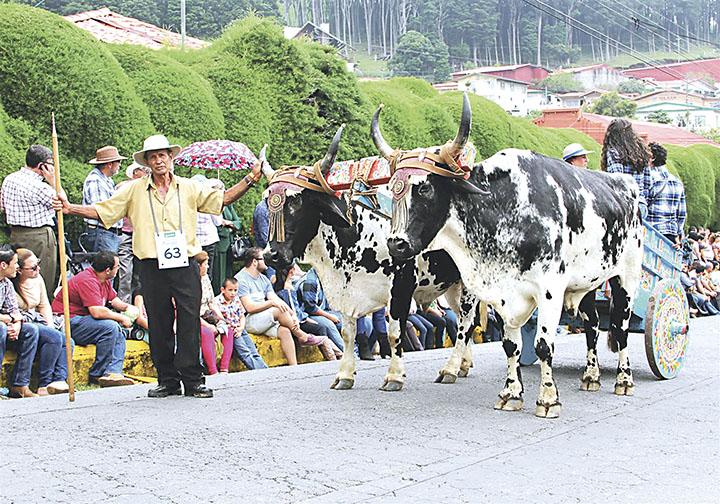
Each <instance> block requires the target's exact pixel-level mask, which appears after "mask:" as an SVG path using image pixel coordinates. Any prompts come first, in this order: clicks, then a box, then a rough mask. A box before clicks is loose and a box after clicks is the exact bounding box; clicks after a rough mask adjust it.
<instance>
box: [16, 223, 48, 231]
mask: <svg viewBox="0 0 720 504" xmlns="http://www.w3.org/2000/svg"><path fill="white" fill-rule="evenodd" d="M46 227H49V228H51V227H52V226H51V225H49V224H44V225H42V226H38V227H30V226H13V225H12V224H11V225H10V229H18V230H29V229H42V228H46Z"/></svg>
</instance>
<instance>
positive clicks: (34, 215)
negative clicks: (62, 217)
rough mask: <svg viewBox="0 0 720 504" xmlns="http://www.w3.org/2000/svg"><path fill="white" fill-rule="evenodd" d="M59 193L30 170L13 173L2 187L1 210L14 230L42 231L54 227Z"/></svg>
mask: <svg viewBox="0 0 720 504" xmlns="http://www.w3.org/2000/svg"><path fill="white" fill-rule="evenodd" d="M54 197H55V189H53V188H52V187H50V185H48V184H47V183H46V182H45V181H44V179H43V177H42V175H38V174H37V173H35V172H34V171H32V170H30V168H27V167H25V168H21V169H20V170H18V171H16V172H14V173H11V174H10V175H8V176H7V177H5V180H3V183H2V194H0V206H1V207H2V208H3V210H5V217H6V219H7V223H8V225H10V226H25V227H31V228H39V227H42V226H53V225H54V224H55V221H54V220H53V219H54V218H55V211H54V210H53V209H52V200H53V198H54Z"/></svg>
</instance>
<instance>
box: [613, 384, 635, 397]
mask: <svg viewBox="0 0 720 504" xmlns="http://www.w3.org/2000/svg"><path fill="white" fill-rule="evenodd" d="M634 394H635V385H633V384H632V383H630V384H628V383H616V384H615V395H624V396H631V395H634Z"/></svg>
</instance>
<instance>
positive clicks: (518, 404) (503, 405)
mask: <svg viewBox="0 0 720 504" xmlns="http://www.w3.org/2000/svg"><path fill="white" fill-rule="evenodd" d="M522 407H523V400H522V397H506V398H503V397H500V398H499V399H498V400H497V402H496V403H495V409H496V410H503V411H520V410H521V409H522Z"/></svg>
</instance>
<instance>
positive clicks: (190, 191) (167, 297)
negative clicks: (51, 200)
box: [57, 135, 261, 397]
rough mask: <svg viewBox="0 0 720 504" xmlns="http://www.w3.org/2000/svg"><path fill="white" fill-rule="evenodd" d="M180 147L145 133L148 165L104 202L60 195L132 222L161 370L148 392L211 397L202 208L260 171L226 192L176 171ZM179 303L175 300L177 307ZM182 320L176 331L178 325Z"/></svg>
mask: <svg viewBox="0 0 720 504" xmlns="http://www.w3.org/2000/svg"><path fill="white" fill-rule="evenodd" d="M179 151H180V146H179V145H172V144H170V142H169V141H168V139H167V138H165V136H163V135H154V136H151V137H149V138H147V139H145V143H144V145H143V148H142V150H140V151H138V152H136V153H135V154H134V155H133V158H134V159H135V161H136V162H137V163H138V164H140V165H143V166H147V167H149V168H150V170H151V175H150V176H149V177H143V178H141V179H137V180H134V181H132V182H129V183H127V184H124V185H123V187H121V188H120V189H118V191H117V192H116V193H115V194H114V195H113V196H111V197H110V199H107V200H105V201H102V202H100V203H96V204H94V205H89V206H85V205H74V204H71V203H69V202H68V201H67V198H66V197H65V195H61V196H60V199H59V200H57V202H61V203H62V205H63V211H64V212H65V213H69V214H73V215H80V216H82V217H86V218H89V219H98V220H99V221H101V222H102V223H103V224H104V225H106V226H109V225H112V224H113V223H114V222H117V220H118V219H120V218H122V217H125V216H128V217H130V219H131V220H132V223H133V227H134V231H133V252H134V253H135V256H136V257H137V258H138V259H139V260H140V261H139V264H140V283H141V284H142V291H143V295H144V298H145V305H146V308H147V315H148V323H149V326H150V327H149V329H150V353H151V356H152V359H153V364H154V365H155V368H156V369H157V372H158V386H157V387H155V388H154V389H152V390H150V391H149V392H148V396H149V397H167V396H169V395H180V394H181V393H182V391H181V389H180V382H182V383H183V386H184V389H185V395H186V396H192V397H212V395H213V392H212V390H211V389H209V388H207V387H206V386H205V385H204V384H203V383H202V381H203V378H202V369H201V367H200V340H199V338H200V297H201V288H200V270H199V268H198V264H197V262H196V261H195V258H194V257H195V255H196V254H198V253H199V252H200V250H201V249H200V245H199V244H198V241H197V236H196V224H197V214H198V212H204V213H210V214H214V215H218V214H220V212H221V211H222V207H223V205H229V204H231V203H233V202H234V201H236V200H237V199H238V198H239V197H240V196H242V195H243V194H245V193H246V192H247V190H248V189H249V188H250V187H251V186H252V185H254V184H255V183H256V182H257V181H258V180H259V179H260V176H261V172H260V168H261V162H260V161H258V162H257V163H256V164H255V166H254V168H253V170H252V173H250V174H248V175H246V176H245V177H244V178H243V179H242V180H241V181H240V182H238V183H237V184H235V185H234V186H232V187H230V188H229V189H227V190H226V191H222V190H220V189H215V188H213V187H210V186H209V185H207V184H199V183H196V182H194V181H192V180H189V179H186V178H183V177H179V176H177V175H174V174H173V159H174V158H175V156H177V154H178V152H179ZM173 303H174V305H173ZM175 322H177V329H176V330H174V329H173V324H174V323H175Z"/></svg>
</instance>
